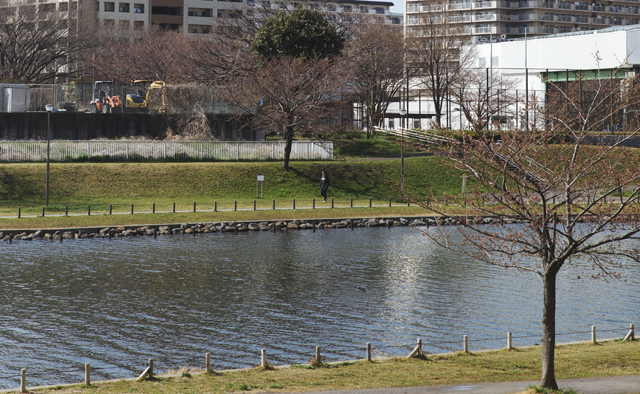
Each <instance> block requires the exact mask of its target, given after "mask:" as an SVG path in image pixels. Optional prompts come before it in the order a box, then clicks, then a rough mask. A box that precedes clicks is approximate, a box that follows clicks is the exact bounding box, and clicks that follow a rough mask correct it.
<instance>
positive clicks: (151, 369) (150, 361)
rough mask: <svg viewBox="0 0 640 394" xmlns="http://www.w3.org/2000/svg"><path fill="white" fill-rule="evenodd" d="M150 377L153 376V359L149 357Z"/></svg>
mask: <svg viewBox="0 0 640 394" xmlns="http://www.w3.org/2000/svg"><path fill="white" fill-rule="evenodd" d="M147 377H148V378H149V379H151V378H153V359H152V358H150V359H149V374H148V375H147Z"/></svg>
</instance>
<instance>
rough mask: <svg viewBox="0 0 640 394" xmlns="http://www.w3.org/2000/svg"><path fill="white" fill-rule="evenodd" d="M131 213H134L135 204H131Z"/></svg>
mask: <svg viewBox="0 0 640 394" xmlns="http://www.w3.org/2000/svg"><path fill="white" fill-rule="evenodd" d="M131 214H132V215H133V204H131Z"/></svg>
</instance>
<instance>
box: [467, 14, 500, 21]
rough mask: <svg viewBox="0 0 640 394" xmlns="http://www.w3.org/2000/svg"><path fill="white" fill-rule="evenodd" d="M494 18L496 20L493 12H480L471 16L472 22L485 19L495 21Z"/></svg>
mask: <svg viewBox="0 0 640 394" xmlns="http://www.w3.org/2000/svg"><path fill="white" fill-rule="evenodd" d="M495 20H496V15H495V14H480V15H474V16H473V21H474V22H486V21H495Z"/></svg>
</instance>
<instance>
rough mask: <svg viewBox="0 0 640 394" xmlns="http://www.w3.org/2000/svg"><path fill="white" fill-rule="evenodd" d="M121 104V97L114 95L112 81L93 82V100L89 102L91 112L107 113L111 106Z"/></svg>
mask: <svg viewBox="0 0 640 394" xmlns="http://www.w3.org/2000/svg"><path fill="white" fill-rule="evenodd" d="M121 106H122V99H120V96H118V95H116V92H115V84H114V82H113V81H96V82H95V83H94V84H93V100H91V103H90V111H91V113H92V114H95V113H103V114H108V113H110V112H111V109H112V108H118V107H121Z"/></svg>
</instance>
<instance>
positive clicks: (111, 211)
mask: <svg viewBox="0 0 640 394" xmlns="http://www.w3.org/2000/svg"><path fill="white" fill-rule="evenodd" d="M112 213H113V205H111V204H109V215H111V214H112Z"/></svg>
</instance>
